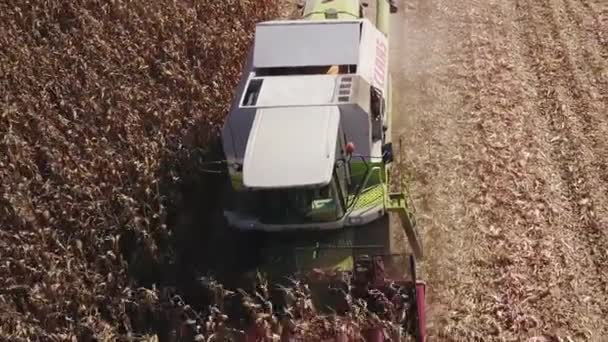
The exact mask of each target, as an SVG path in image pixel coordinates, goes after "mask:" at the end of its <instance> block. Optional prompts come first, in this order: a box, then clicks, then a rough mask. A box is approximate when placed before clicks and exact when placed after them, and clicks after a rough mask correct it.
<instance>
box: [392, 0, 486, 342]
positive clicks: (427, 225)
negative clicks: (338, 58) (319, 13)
mask: <svg viewBox="0 0 608 342" xmlns="http://www.w3.org/2000/svg"><path fill="white" fill-rule="evenodd" d="M454 6H461V7H465V5H461V4H460V2H458V1H450V0H448V1H444V0H413V1H408V2H405V3H404V4H403V5H402V6H401V8H400V10H401V11H403V12H402V13H403V14H402V15H403V20H402V23H401V24H400V26H399V28H398V29H396V30H393V32H396V31H397V30H399V31H400V32H396V33H395V35H398V34H401V35H403V37H401V38H400V39H401V41H400V46H395V44H394V45H393V47H394V48H395V50H397V53H398V52H402V53H400V54H399V53H398V56H399V59H400V60H399V61H396V60H395V59H393V65H397V66H398V68H399V69H398V70H395V76H396V77H395V80H394V81H396V86H397V87H396V89H398V90H399V92H400V94H399V95H397V96H396V103H395V108H398V109H399V110H400V111H402V118H400V119H398V120H399V121H398V122H397V125H396V126H397V127H396V128H398V129H399V132H396V133H399V135H401V136H402V137H403V140H404V143H405V145H404V152H405V155H406V160H407V165H408V168H407V170H408V171H409V170H411V171H412V174H411V176H412V177H413V181H414V182H413V184H412V193H413V195H414V197H415V201H416V205H417V207H418V214H419V216H418V222H419V225H420V227H421V229H422V235H423V240H424V244H425V254H426V256H425V258H424V260H423V262H422V264H421V266H422V269H421V271H422V272H421V273H422V277H423V279H425V280H426V281H427V282H428V286H429V292H428V300H427V310H428V314H427V329H428V331H427V333H428V338H429V341H434V340H444V339H443V338H441V339H440V338H439V337H443V336H442V334H441V330H442V329H444V327H445V325H446V324H450V322H451V321H453V320H454V318H453V316H458V313H457V312H455V311H454V310H453V309H454V308H455V307H456V308H457V307H458V306H460V305H459V304H460V303H463V302H465V301H466V300H467V298H466V296H460V295H459V294H460V293H462V292H463V291H466V288H467V287H468V286H469V284H471V283H473V282H474V281H475V278H474V275H473V274H472V272H471V268H470V267H467V265H468V264H469V263H470V260H469V259H468V258H466V255H463V253H459V249H460V248H463V247H464V248H467V247H468V248H470V247H471V245H473V244H474V242H473V238H474V236H472V235H471V234H472V232H473V231H472V230H470V229H467V227H469V226H470V223H471V219H470V214H469V213H467V212H466V208H465V205H466V204H465V203H466V197H468V196H469V192H470V190H469V189H468V186H467V185H466V183H467V182H466V181H465V180H467V179H468V178H469V177H468V175H467V174H466V172H467V165H465V164H466V158H465V157H463V156H464V151H463V149H464V148H465V147H464V146H463V141H466V139H463V138H462V136H463V135H466V134H467V131H466V129H465V128H463V125H462V124H461V121H462V120H463V118H464V117H465V116H466V109H467V107H468V106H467V105H465V99H464V98H463V95H462V93H463V90H462V89H464V88H465V86H466V80H465V79H464V78H463V77H462V75H459V72H461V64H463V61H462V46H461V45H462V44H463V42H464V41H466V39H465V38H466V37H465V36H463V35H462V29H461V27H460V26H461V25H465V24H464V23H463V22H462V19H461V17H460V16H458V15H454V14H453V13H451V10H452V9H453V7H454ZM459 11H460V10H459ZM450 38H455V39H454V41H456V42H457V43H456V44H454V43H453V41H452V40H450ZM396 135H398V134H395V136H396ZM455 279H459V280H461V281H462V283H458V282H455Z"/></svg>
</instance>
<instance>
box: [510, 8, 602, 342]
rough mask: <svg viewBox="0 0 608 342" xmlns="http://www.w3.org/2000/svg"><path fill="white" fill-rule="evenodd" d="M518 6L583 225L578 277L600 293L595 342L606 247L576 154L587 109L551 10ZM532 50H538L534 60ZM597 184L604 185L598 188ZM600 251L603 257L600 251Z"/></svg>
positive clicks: (557, 152) (543, 105) (584, 166)
mask: <svg viewBox="0 0 608 342" xmlns="http://www.w3.org/2000/svg"><path fill="white" fill-rule="evenodd" d="M517 4H518V5H517V7H518V10H519V11H520V12H521V13H523V18H521V20H520V25H519V26H520V27H522V28H525V29H524V39H525V41H526V45H527V47H528V49H529V50H528V52H527V57H528V58H529V64H530V65H532V69H533V70H534V71H535V73H536V78H537V80H538V82H539V90H541V91H543V92H544V93H541V94H539V95H540V96H541V98H540V105H539V108H540V109H541V110H542V112H543V114H544V115H547V116H548V117H549V121H550V129H551V131H552V132H553V135H554V136H555V137H561V138H560V139H559V140H558V142H559V143H558V144H556V145H555V148H554V149H552V151H551V155H552V157H553V159H555V160H558V161H561V163H560V173H561V178H562V181H563V182H564V183H565V184H566V190H567V194H568V197H569V198H570V205H571V208H570V210H571V211H572V212H573V215H574V218H575V219H577V220H578V221H579V223H580V224H582V227H576V226H574V227H572V228H571V229H573V231H574V233H575V234H577V236H576V237H577V240H578V241H579V242H580V243H582V244H583V245H584V246H585V247H586V251H583V252H586V253H588V256H589V257H590V258H591V265H589V266H591V267H592V268H591V269H586V270H585V274H584V275H583V276H585V278H586V279H583V280H584V281H585V280H586V281H590V282H591V284H588V285H592V286H595V288H596V289H597V290H599V291H600V293H597V292H594V293H592V294H593V295H594V298H591V299H590V301H592V303H593V304H595V307H596V310H598V311H599V312H596V317H593V318H592V319H593V322H591V326H590V327H588V329H589V334H590V335H593V332H592V331H591V328H593V329H594V330H595V332H598V331H599V336H606V335H607V330H606V327H605V323H604V322H603V319H602V316H603V317H606V316H607V315H608V311H607V308H606V305H607V304H606V303H607V300H608V297H607V292H608V289H607V288H606V283H605V281H606V280H605V275H606V274H605V270H604V269H605V265H606V262H607V261H608V260H607V258H606V255H605V250H606V247H607V242H606V237H605V235H604V233H603V232H602V229H603V228H602V226H601V225H600V222H598V220H597V218H596V215H595V211H596V210H595V205H596V204H595V203H596V201H594V200H590V199H589V197H590V194H591V193H595V194H597V191H594V190H597V188H596V189H591V188H590V186H589V177H590V176H589V174H590V173H591V174H593V172H592V171H591V170H590V169H589V164H588V163H585V161H583V160H581V158H580V153H579V151H580V149H581V147H584V146H586V145H584V143H583V142H582V141H581V138H583V137H584V134H585V133H584V132H583V131H587V132H590V130H591V127H590V126H589V125H590V120H591V118H590V117H589V115H588V114H586V113H587V110H588V108H587V107H586V104H585V103H584V102H581V99H580V97H579V96H577V94H578V93H579V92H580V89H579V88H580V85H579V84H578V83H577V80H575V79H574V77H573V76H572V73H573V72H574V70H573V67H572V61H571V60H570V59H569V58H568V56H567V53H565V52H564V50H565V47H564V45H563V42H562V41H561V37H560V34H559V27H558V24H557V23H556V20H555V16H554V9H553V8H551V7H550V5H549V4H548V3H547V2H543V3H540V4H539V2H538V1H536V0H520V1H518V2H517ZM535 14H536V15H539V20H536V19H535V17H534V15H535ZM534 47H537V48H538V49H539V51H540V52H539V53H538V54H537V53H536V51H535V49H534ZM551 61H554V62H556V65H552V64H551ZM571 102H574V106H573V107H574V108H575V109H576V113H578V114H579V115H580V116H581V118H582V120H580V119H578V118H577V117H576V115H575V114H574V113H573V111H572V110H571V109H570V108H572V107H571V106H569V104H570V103H571ZM580 121H582V123H581V122H580ZM578 126H583V129H579V128H578ZM570 162H571V163H570ZM599 184H600V185H605V183H604V184H601V182H600V183H599ZM600 191H601V188H600ZM598 197H599V200H605V198H603V196H598ZM596 200H598V199H596ZM598 245H599V246H598ZM602 248H604V252H602V251H601V249H602ZM579 257H581V256H579ZM582 257H584V256H582ZM581 259H582V258H581ZM584 262H585V261H584V260H581V263H583V264H582V265H581V266H585V264H584ZM598 297H599V298H598ZM587 337H590V336H587Z"/></svg>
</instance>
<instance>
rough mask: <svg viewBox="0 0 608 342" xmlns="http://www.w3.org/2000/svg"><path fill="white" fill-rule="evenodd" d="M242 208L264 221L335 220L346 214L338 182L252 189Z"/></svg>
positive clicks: (290, 222) (303, 221) (314, 221)
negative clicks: (338, 190) (309, 186)
mask: <svg viewBox="0 0 608 342" xmlns="http://www.w3.org/2000/svg"><path fill="white" fill-rule="evenodd" d="M247 195H248V196H247V197H249V200H248V201H247V202H248V203H247V204H246V206H245V207H241V209H242V210H243V211H245V212H247V213H248V214H250V215H252V216H254V217H257V218H258V219H259V220H260V222H261V223H263V224H307V223H316V222H331V221H336V220H338V219H339V218H340V217H341V216H342V215H343V210H342V206H341V204H340V201H339V199H338V194H337V189H336V186H335V182H334V181H332V182H331V183H330V184H328V185H326V186H323V187H320V188H287V189H273V190H255V191H248V194H247Z"/></svg>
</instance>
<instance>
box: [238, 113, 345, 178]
mask: <svg viewBox="0 0 608 342" xmlns="http://www.w3.org/2000/svg"><path fill="white" fill-rule="evenodd" d="M339 122H340V110H339V109H338V107H336V106H310V107H272V108H260V109H258V110H257V113H256V117H255V120H254V122H253V127H252V128H251V134H250V135H249V140H248V142H247V149H246V151H245V158H244V162H243V183H244V185H245V187H248V188H257V189H272V188H282V187H304V186H322V185H325V184H328V183H329V182H330V181H331V176H332V172H333V165H334V161H335V153H336V142H337V137H338V125H339Z"/></svg>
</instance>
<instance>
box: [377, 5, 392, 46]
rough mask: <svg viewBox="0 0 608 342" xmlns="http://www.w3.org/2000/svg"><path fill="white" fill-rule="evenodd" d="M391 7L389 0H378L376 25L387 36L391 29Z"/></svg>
mask: <svg viewBox="0 0 608 342" xmlns="http://www.w3.org/2000/svg"><path fill="white" fill-rule="evenodd" d="M390 14H391V7H390V4H389V3H388V1H387V0H378V1H377V6H376V27H377V28H378V30H380V31H381V32H383V33H384V34H385V35H386V36H387V37H388V35H389V31H390V27H391V25H390Z"/></svg>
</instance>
